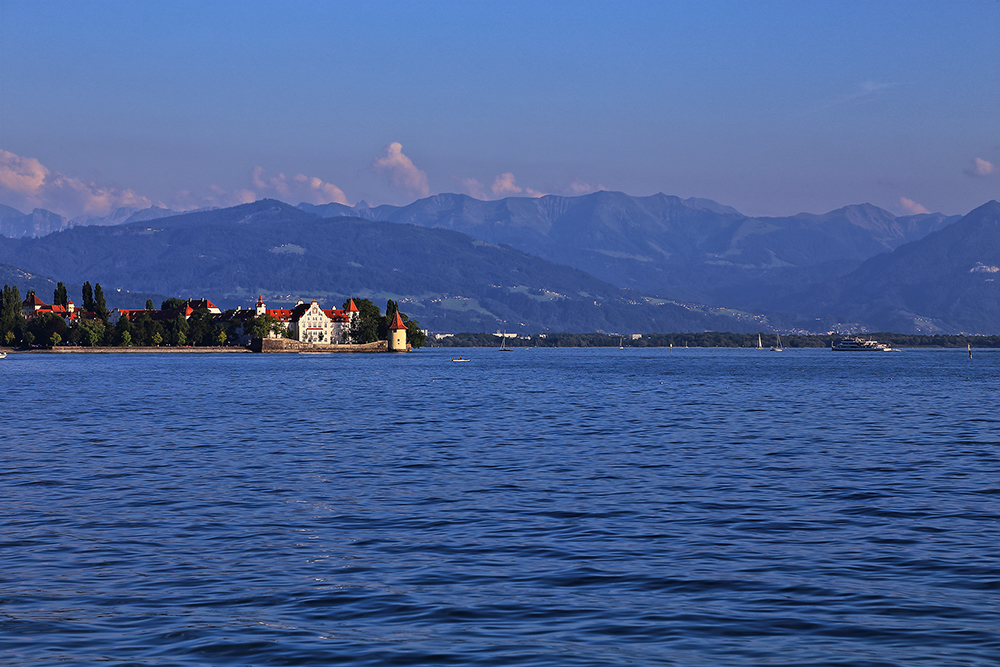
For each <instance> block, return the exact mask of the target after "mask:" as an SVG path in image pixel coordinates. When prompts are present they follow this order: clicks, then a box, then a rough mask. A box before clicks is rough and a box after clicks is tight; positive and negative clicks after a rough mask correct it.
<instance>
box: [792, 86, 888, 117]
mask: <svg viewBox="0 0 1000 667" xmlns="http://www.w3.org/2000/svg"><path fill="white" fill-rule="evenodd" d="M897 85H898V84H896V83H881V82H878V81H862V82H861V83H859V84H858V86H857V88H855V89H854V90H853V91H851V92H849V93H846V94H844V95H841V96H840V97H835V98H833V99H830V100H827V101H826V102H824V103H821V104H819V105H818V106H816V107H814V108H813V109H811V110H810V111H812V112H818V111H826V110H828V109H834V108H836V107H841V106H845V105H853V104H862V103H865V102H870V101H871V100H874V99H876V98H878V97H879V96H880V95H881V94H882V91H884V90H887V89H889V88H893V87H895V86H897Z"/></svg>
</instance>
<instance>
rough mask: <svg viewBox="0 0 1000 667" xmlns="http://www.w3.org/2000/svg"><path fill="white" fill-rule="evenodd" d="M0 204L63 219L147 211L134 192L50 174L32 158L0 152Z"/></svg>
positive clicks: (146, 202)
mask: <svg viewBox="0 0 1000 667" xmlns="http://www.w3.org/2000/svg"><path fill="white" fill-rule="evenodd" d="M0 201H2V202H3V203H5V204H8V205H10V206H13V207H14V208H18V209H26V210H31V209H33V208H44V209H48V210H50V211H54V212H55V213H58V214H60V215H62V216H65V217H67V218H73V217H76V216H79V215H89V216H103V215H107V214H108V213H110V212H111V211H113V210H114V209H116V208H121V207H134V208H148V207H149V206H152V202H151V201H150V200H149V199H147V198H146V197H143V196H142V195H139V194H136V192H135V191H134V190H129V189H125V190H122V189H119V188H113V187H105V186H100V185H97V184H96V183H92V182H90V181H84V180H81V179H79V178H73V177H71V176H65V175H63V174H60V173H58V172H52V171H49V170H48V169H46V168H45V166H44V165H43V164H42V163H41V162H39V161H38V160H37V159H35V158H26V157H22V156H20V155H16V154H14V153H11V152H10V151H5V150H3V149H0Z"/></svg>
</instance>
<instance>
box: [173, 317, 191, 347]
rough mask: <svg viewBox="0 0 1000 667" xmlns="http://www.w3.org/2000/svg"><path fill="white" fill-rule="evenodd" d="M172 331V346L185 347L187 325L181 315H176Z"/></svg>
mask: <svg viewBox="0 0 1000 667" xmlns="http://www.w3.org/2000/svg"><path fill="white" fill-rule="evenodd" d="M173 329H174V330H173V334H174V335H173V342H174V345H177V346H181V345H186V344H187V341H188V324H187V320H185V319H184V316H183V315H180V314H178V315H177V317H175V318H174V326H173Z"/></svg>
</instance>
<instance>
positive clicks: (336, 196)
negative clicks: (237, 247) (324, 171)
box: [250, 167, 349, 206]
mask: <svg viewBox="0 0 1000 667" xmlns="http://www.w3.org/2000/svg"><path fill="white" fill-rule="evenodd" d="M250 187H251V188H253V192H254V193H256V194H257V195H258V197H259V198H263V197H274V198H275V199H280V200H281V201H283V202H286V203H289V204H293V205H294V204H299V203H301V202H308V203H310V204H329V203H330V202H336V203H338V204H343V205H345V206H349V204H348V203H347V197H346V196H344V191H343V190H341V189H340V188H338V187H337V186H336V185H334V184H333V183H326V182H325V181H323V180H322V179H320V178H317V177H315V176H306V175H305V174H296V175H295V176H292V177H291V178H289V177H287V176H285V175H284V174H281V173H279V174H278V175H277V176H267V175H265V173H264V168H263V167H254V168H253V171H252V172H250Z"/></svg>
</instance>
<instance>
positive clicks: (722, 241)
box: [0, 192, 1000, 333]
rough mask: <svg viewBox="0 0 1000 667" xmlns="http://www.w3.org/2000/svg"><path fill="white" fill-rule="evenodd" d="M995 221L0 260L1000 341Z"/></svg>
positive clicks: (188, 284)
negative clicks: (985, 336) (984, 336)
mask: <svg viewBox="0 0 1000 667" xmlns="http://www.w3.org/2000/svg"><path fill="white" fill-rule="evenodd" d="M998 207H1000V205H998V204H997V203H996V202H990V203H988V204H986V205H984V206H982V207H980V208H979V209H977V210H976V211H974V212H973V213H971V214H969V215H968V216H965V217H964V218H961V219H959V218H960V216H946V215H943V214H939V213H931V214H923V215H911V216H894V215H892V214H891V213H889V212H888V211H885V210H883V209H880V208H878V207H875V206H872V205H870V204H860V205H854V206H847V207H844V208H841V209H838V210H835V211H831V212H829V213H826V214H822V215H815V214H806V213H801V214H798V215H795V216H787V217H771V218H764V217H750V216H745V215H743V214H741V213H740V212H738V211H737V210H735V209H733V208H731V207H728V206H724V205H722V204H718V203H716V202H713V201H710V200H705V199H681V198H679V197H672V196H668V195H663V194H658V195H654V196H650V197H633V196H629V195H626V194H623V193H620V192H596V193H593V194H590V195H584V196H579V197H559V196H545V197H540V198H528V197H511V198H507V199H502V200H497V201H481V200H476V199H473V198H471V197H468V196H465V195H457V194H441V195H436V196H433V197H428V198H425V199H421V200H418V201H415V202H413V203H411V204H409V205H406V206H389V205H383V206H376V207H369V206H367V205H366V204H364V203H363V202H362V203H360V204H358V205H356V206H354V207H348V206H343V205H340V204H326V205H321V206H316V205H311V204H300V205H299V206H298V207H293V206H289V205H287V204H283V203H281V202H277V201H274V200H262V201H259V202H256V203H254V204H247V205H243V206H237V207H232V208H227V209H214V210H202V211H198V212H190V213H185V214H174V213H173V212H170V211H167V210H166V209H147V210H146V211H118V212H116V213H115V214H114V215H113V216H112V218H111V219H96V220H91V221H90V222H91V223H96V225H98V226H94V225H93V224H91V225H89V226H84V224H83V222H82V221H77V222H76V223H75V226H65V225H64V227H62V228H61V229H62V231H59V232H58V233H52V234H47V235H41V234H29V233H20V234H19V235H20V237H21V238H0V262H6V263H7V264H10V265H12V266H16V267H19V268H20V269H23V270H26V271H29V272H31V273H33V274H43V275H48V276H53V277H56V278H58V279H61V280H69V281H78V282H82V281H83V280H90V281H91V282H94V281H101V282H106V283H108V284H112V285H115V286H122V287H125V288H127V289H130V290H133V291H149V292H157V293H169V294H178V295H191V296H201V295H205V296H209V297H210V298H211V297H212V296H214V297H215V298H216V299H219V300H221V301H231V302H232V303H234V304H235V303H237V302H239V303H246V301H247V300H248V299H250V298H252V297H254V296H256V294H255V292H260V293H264V294H266V295H269V298H279V299H294V298H296V297H305V296H312V297H322V298H327V299H338V298H341V297H346V296H370V297H372V298H373V299H381V298H393V299H394V300H397V301H402V302H403V303H406V304H407V305H406V306H405V307H404V311H405V312H408V313H410V311H412V313H413V316H415V317H417V318H418V319H421V322H422V324H424V325H425V326H430V327H431V328H434V329H437V330H441V329H446V330H447V329H452V330H456V329H470V330H494V329H497V328H504V327H506V328H509V329H511V330H564V331H567V330H572V331H594V330H607V331H654V330H659V331H668V330H674V331H681V330H701V329H728V330H732V331H757V330H768V329H771V328H776V329H784V330H788V329H797V330H807V331H827V330H831V329H837V328H840V329H846V328H851V329H860V330H864V329H869V330H877V329H881V330H890V329H891V330H895V331H900V332H937V331H942V332H944V331H947V332H959V331H961V332H967V333H995V332H996V331H997V329H998V328H1000V306H998V303H1000V302H998V299H997V295H996V294H995V293H994V292H993V291H992V287H993V286H994V284H995V283H994V282H993V279H994V278H996V277H997V276H996V273H997V271H998V269H997V267H998V266H1000V256H998V254H997V253H996V252H995V251H996V249H997V248H998V246H1000V230H998V229H997V224H998V223H997V221H998V219H1000V214H998V211H997V208H998ZM10 211H14V210H13V209H9V208H8V207H3V208H0V229H2V230H3V231H4V232H5V236H10V237H13V236H18V234H14V233H11V234H7V233H6V232H8V231H10V230H11V229H12V227H10V224H16V225H19V226H18V227H17V229H19V230H22V232H24V230H28V229H29V228H30V229H35V230H38V229H41V228H42V227H41V222H36V223H35V226H34V227H31V224H30V221H26V220H25V218H29V217H30V218H32V219H37V220H38V221H42V222H43V221H44V220H47V219H50V218H49V217H47V216H46V213H47V212H44V211H41V210H36V211H33V212H32V213H31V214H21V213H20V212H17V211H14V213H10ZM15 214H18V215H20V216H21V218H17V216H16V215H15ZM49 215H54V214H49ZM9 221H14V222H12V223H11V222H9ZM116 221H117V222H116ZM64 222H65V221H64ZM697 304H702V305H697ZM705 304H707V305H705ZM337 305H339V304H337ZM407 308H408V310H407Z"/></svg>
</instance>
